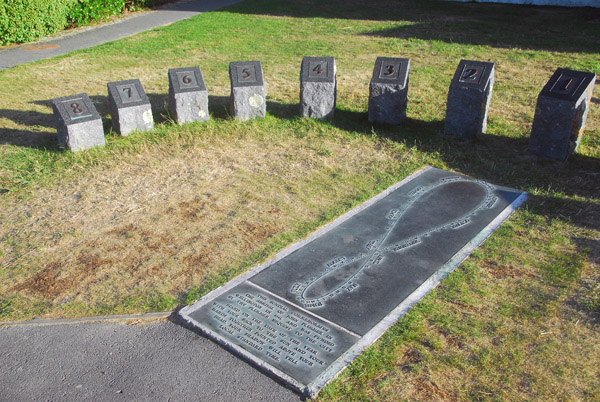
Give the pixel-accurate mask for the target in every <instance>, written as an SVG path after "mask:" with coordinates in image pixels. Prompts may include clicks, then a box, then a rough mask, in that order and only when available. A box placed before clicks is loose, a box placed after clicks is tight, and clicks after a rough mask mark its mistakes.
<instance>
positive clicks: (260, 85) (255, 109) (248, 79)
mask: <svg viewBox="0 0 600 402" xmlns="http://www.w3.org/2000/svg"><path fill="white" fill-rule="evenodd" d="M229 80H230V82H231V104H230V106H231V115H232V116H233V117H235V118H236V119H238V120H250V119H254V118H257V117H265V116H266V113H267V85H266V84H265V80H264V77H263V70H262V65H261V64H260V61H235V62H231V63H229Z"/></svg>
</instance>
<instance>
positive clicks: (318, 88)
mask: <svg viewBox="0 0 600 402" xmlns="http://www.w3.org/2000/svg"><path fill="white" fill-rule="evenodd" d="M335 73H336V69H335V59H334V58H333V57H305V58H303V59H302V66H301V67H300V116H302V117H313V118H315V119H331V118H333V115H334V113H335V103H336V96H337V81H336V76H335Z"/></svg>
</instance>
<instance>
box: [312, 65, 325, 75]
mask: <svg viewBox="0 0 600 402" xmlns="http://www.w3.org/2000/svg"><path fill="white" fill-rule="evenodd" d="M313 71H314V72H315V73H317V74H321V73H322V72H323V67H321V64H320V63H319V64H317V66H316V67H315V68H313Z"/></svg>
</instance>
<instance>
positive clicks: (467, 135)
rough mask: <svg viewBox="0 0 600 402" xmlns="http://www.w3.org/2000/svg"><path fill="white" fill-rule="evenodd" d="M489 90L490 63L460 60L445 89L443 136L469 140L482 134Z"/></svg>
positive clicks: (489, 94) (490, 81)
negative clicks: (447, 87)
mask: <svg viewBox="0 0 600 402" xmlns="http://www.w3.org/2000/svg"><path fill="white" fill-rule="evenodd" d="M493 88H494V63H490V62H483V61H471V60H461V61H460V63H459V64H458V68H457V69H456V72H455V73H454V77H453V78H452V82H451V83H450V89H449V90H448V102H447V104H446V123H445V125H444V134H447V135H455V136H457V137H461V138H463V139H466V140H472V139H475V138H476V137H477V136H478V135H480V134H482V133H485V130H486V128H487V114H488V109H489V107H490V101H491V99H492V89H493Z"/></svg>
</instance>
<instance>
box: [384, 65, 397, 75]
mask: <svg viewBox="0 0 600 402" xmlns="http://www.w3.org/2000/svg"><path fill="white" fill-rule="evenodd" d="M395 72H396V71H395V70H394V65H393V64H390V65H389V66H385V73H384V74H383V75H394V73H395Z"/></svg>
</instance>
